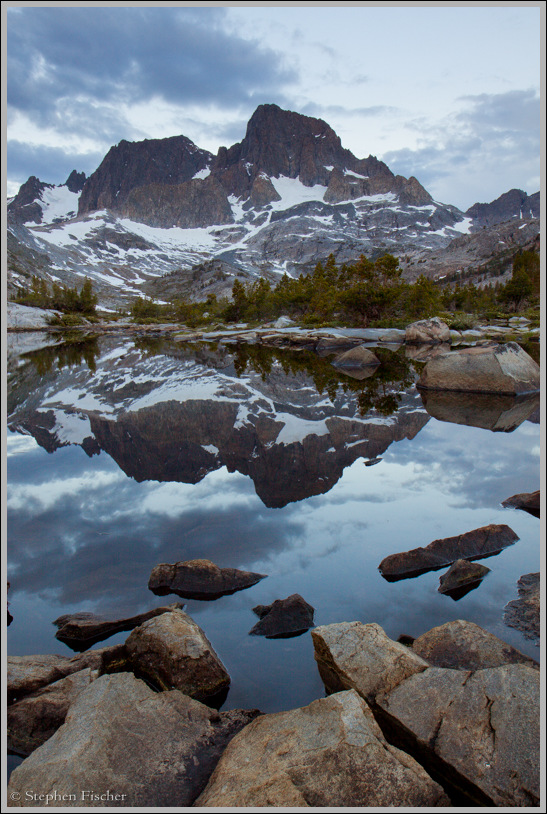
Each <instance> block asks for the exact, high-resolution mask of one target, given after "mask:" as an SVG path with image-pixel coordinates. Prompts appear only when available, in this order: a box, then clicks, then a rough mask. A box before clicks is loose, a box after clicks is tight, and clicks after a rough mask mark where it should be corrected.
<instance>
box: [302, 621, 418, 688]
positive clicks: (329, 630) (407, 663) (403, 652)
mask: <svg viewBox="0 0 547 814" xmlns="http://www.w3.org/2000/svg"><path fill="white" fill-rule="evenodd" d="M311 636H312V640H313V646H314V649H315V660H316V662H317V666H318V668H319V673H320V675H321V678H322V680H323V683H324V685H325V689H326V690H327V692H338V691H340V690H349V689H354V690H356V691H357V692H358V693H359V695H360V696H361V697H362V698H364V699H366V701H368V702H369V703H373V702H374V699H375V698H376V695H377V694H378V693H383V692H388V691H389V690H391V689H393V687H396V686H397V684H399V683H400V682H401V681H404V680H405V679H406V678H408V677H409V676H411V675H413V674H414V673H418V672H421V671H422V670H426V669H427V667H428V664H427V662H426V661H424V660H423V659H422V658H420V656H418V655H417V654H416V653H414V652H413V651H412V650H410V649H409V648H408V647H405V646H404V645H403V644H399V643H398V642H394V641H393V640H392V639H390V638H389V637H388V636H386V634H385V632H384V631H383V629H382V628H381V627H380V625H377V624H373V623H371V624H366V625H364V624H362V622H339V623H337V624H332V625H322V626H320V627H316V628H315V629H314V630H312V633H311Z"/></svg>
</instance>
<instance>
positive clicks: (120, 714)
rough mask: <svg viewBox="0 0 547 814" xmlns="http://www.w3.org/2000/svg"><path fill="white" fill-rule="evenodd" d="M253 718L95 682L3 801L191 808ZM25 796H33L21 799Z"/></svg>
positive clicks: (120, 683)
mask: <svg viewBox="0 0 547 814" xmlns="http://www.w3.org/2000/svg"><path fill="white" fill-rule="evenodd" d="M257 714H259V713H258V712H257V711H256V710H252V711H245V710H232V711H231V712H226V713H220V714H219V713H218V712H216V711H215V710H212V709H209V707H206V706H204V705H203V704H200V703H199V702H197V701H193V700H192V699H191V698H189V697H188V696H187V695H184V694H183V693H181V692H179V691H178V690H173V691H171V692H162V693H156V692H154V691H153V690H151V689H150V687H148V686H147V685H146V684H145V683H144V682H143V681H140V680H138V679H136V678H135V677H134V676H133V675H131V674H130V673H119V674H117V675H109V676H102V677H101V678H98V679H97V680H96V681H94V682H93V684H91V686H90V687H88V689H86V690H83V691H82V692H81V693H80V695H79V696H78V698H77V699H76V701H75V702H74V703H73V704H72V706H71V707H70V709H69V711H68V714H67V717H66V721H65V723H64V724H63V726H61V727H60V729H58V730H57V732H56V733H55V734H54V735H52V736H51V738H49V740H48V741H46V743H44V744H43V746H40V747H39V748H38V749H36V750H35V751H34V752H33V753H32V755H30V756H29V757H28V758H27V759H26V760H25V761H23V763H22V764H21V765H20V766H18V767H17V768H16V769H15V770H14V771H13V773H12V775H11V779H10V783H9V792H8V799H9V800H10V804H11V805H15V806H23V807H28V806H49V807H51V806H54V807H69V808H75V807H88V806H92V807H106V808H110V807H116V806H122V807H128V808H135V807H138V806H153V807H154V808H158V807H162V806H166V807H167V806H173V807H176V808H181V807H185V806H191V805H192V804H193V803H194V801H195V799H196V797H197V796H198V795H199V794H200V792H201V791H202V790H203V788H204V787H205V785H206V783H207V780H208V779H209V777H210V775H211V772H212V771H213V769H214V767H215V765H216V763H217V761H218V758H219V757H220V755H221V753H222V752H223V750H224V748H225V746H226V744H227V743H228V741H229V740H230V739H231V738H232V737H233V736H234V734H236V733H237V732H238V731H239V730H240V729H241V728H242V727H243V726H245V725H246V724H248V723H249V722H250V721H251V720H253V718H255V717H256V715H257ZM30 790H33V791H34V793H35V794H40V795H42V796H41V798H40V799H39V800H36V801H33V800H29V798H28V794H27V792H28V791H30ZM46 795H51V796H50V798H49V799H48V798H47V797H46Z"/></svg>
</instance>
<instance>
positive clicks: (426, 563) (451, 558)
mask: <svg viewBox="0 0 547 814" xmlns="http://www.w3.org/2000/svg"><path fill="white" fill-rule="evenodd" d="M518 539H519V538H518V537H517V535H516V534H515V532H514V531H513V530H512V529H510V528H509V526H506V525H503V524H501V525H495V524H491V525H489V526H482V527H481V528H479V529H473V531H467V532H465V533H464V534H459V535H457V536H456V537H445V538H443V539H441V540H433V542H432V543H429V545H428V546H425V547H424V548H422V547H420V548H413V549H412V550H411V551H404V552H401V553H399V554H390V555H389V556H388V557H385V558H384V559H383V560H382V562H381V563H380V565H379V570H380V573H381V574H382V576H383V577H384V578H385V579H387V580H397V579H406V578H407V577H415V576H418V575H419V574H423V573H425V572H426V571H431V570H435V569H436V568H442V567H443V566H445V565H451V564H452V563H453V562H456V560H460V559H465V560H478V559H482V558H483V557H489V556H491V555H493V554H498V553H499V552H500V551H502V549H504V548H506V547H507V546H510V545H513V543H515V542H516V541H517V540H518Z"/></svg>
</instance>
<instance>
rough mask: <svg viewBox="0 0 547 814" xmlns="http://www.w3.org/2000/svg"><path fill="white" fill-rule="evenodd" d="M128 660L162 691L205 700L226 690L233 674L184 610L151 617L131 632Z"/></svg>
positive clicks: (140, 673)
mask: <svg viewBox="0 0 547 814" xmlns="http://www.w3.org/2000/svg"><path fill="white" fill-rule="evenodd" d="M125 649H126V652H127V657H128V663H129V664H130V666H131V669H133V670H134V671H135V672H136V673H137V674H138V675H142V676H143V677H144V678H147V679H148V680H149V681H151V682H152V684H154V685H155V686H157V687H159V688H160V689H162V690H171V689H177V690H182V692H184V693H186V695H189V696H190V697H191V698H196V699H197V700H198V701H203V700H205V699H208V698H210V697H212V696H215V695H217V694H219V693H220V692H222V691H223V690H226V689H227V688H228V687H229V685H230V676H229V675H228V672H227V671H226V668H225V667H224V665H223V664H222V662H221V660H220V659H219V657H218V656H217V654H216V653H215V651H214V650H213V646H212V645H211V642H210V641H209V640H208V639H207V637H206V636H205V634H204V632H203V630H202V629H201V628H200V627H199V625H197V624H196V623H195V622H194V620H193V619H191V618H190V616H188V615H187V614H186V613H184V612H183V611H170V612H169V613H163V614H162V615H161V616H156V617H155V618H154V619H149V620H148V621H147V622H145V623H144V624H143V625H140V627H138V628H135V630H134V631H133V632H132V633H131V634H130V635H129V637H128V639H127V641H126V643H125Z"/></svg>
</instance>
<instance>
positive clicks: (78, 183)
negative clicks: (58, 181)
mask: <svg viewBox="0 0 547 814" xmlns="http://www.w3.org/2000/svg"><path fill="white" fill-rule="evenodd" d="M85 182H86V175H85V172H76V170H72V172H71V173H70V175H69V176H68V178H67V179H66V181H65V184H64V185H65V187H68V189H69V190H70V191H71V192H81V191H82V189H83V188H84V184H85Z"/></svg>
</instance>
